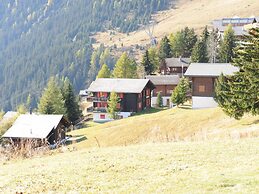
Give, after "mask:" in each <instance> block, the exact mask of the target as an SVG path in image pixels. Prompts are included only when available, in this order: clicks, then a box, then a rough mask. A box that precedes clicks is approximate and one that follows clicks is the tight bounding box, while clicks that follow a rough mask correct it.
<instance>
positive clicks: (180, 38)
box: [170, 27, 197, 57]
mask: <svg viewBox="0 0 259 194" xmlns="http://www.w3.org/2000/svg"><path fill="white" fill-rule="evenodd" d="M196 41H197V36H196V34H195V32H194V29H189V28H188V27H185V28H184V29H183V30H181V31H178V32H176V34H175V35H172V36H171V38H170V45H171V52H172V56H173V57H190V56H191V53H192V49H193V47H194V45H195V43H196Z"/></svg>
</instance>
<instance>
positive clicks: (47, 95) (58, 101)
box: [38, 77, 66, 114]
mask: <svg viewBox="0 0 259 194" xmlns="http://www.w3.org/2000/svg"><path fill="white" fill-rule="evenodd" d="M38 111H39V113H41V114H66V108H65V102H64V100H63V96H62V93H61V91H60V88H59V87H58V85H57V82H56V80H55V78H54V77H51V78H50V80H49V82H48V84H47V87H46V88H45V89H44V91H43V94H42V96H41V98H40V102H39V104H38Z"/></svg>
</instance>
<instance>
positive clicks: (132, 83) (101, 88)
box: [88, 78, 155, 94]
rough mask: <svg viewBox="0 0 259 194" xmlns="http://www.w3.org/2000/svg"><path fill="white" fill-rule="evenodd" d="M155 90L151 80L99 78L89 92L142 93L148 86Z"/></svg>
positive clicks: (92, 84)
mask: <svg viewBox="0 0 259 194" xmlns="http://www.w3.org/2000/svg"><path fill="white" fill-rule="evenodd" d="M148 84H149V85H150V86H151V88H152V89H153V88H155V86H154V84H153V83H152V82H151V81H150V80H149V79H121V78H120V79H117V78H99V79H96V80H95V81H93V82H92V83H91V85H90V87H89V88H88V91H89V92H116V93H137V94H138V93H141V92H142V90H143V89H144V88H145V87H146V85H148Z"/></svg>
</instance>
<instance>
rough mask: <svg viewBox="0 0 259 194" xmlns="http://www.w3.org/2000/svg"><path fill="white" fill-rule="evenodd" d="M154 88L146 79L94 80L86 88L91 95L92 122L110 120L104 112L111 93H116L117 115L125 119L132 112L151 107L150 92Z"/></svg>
mask: <svg viewBox="0 0 259 194" xmlns="http://www.w3.org/2000/svg"><path fill="white" fill-rule="evenodd" d="M154 88H155V86H154V84H153V83H152V82H151V81H150V80H148V79H112V78H100V79H96V80H95V81H94V82H92V84H91V85H90V87H89V88H88V92H91V93H92V102H93V110H94V112H93V118H94V121H96V122H104V121H109V120H111V119H110V117H109V114H108V113H107V111H106V110H107V107H108V102H107V101H108V99H109V96H110V93H111V92H116V93H117V95H118V97H119V103H118V105H117V108H118V109H119V112H118V115H119V116H120V117H121V118H125V117H128V116H130V114H131V113H133V112H140V111H142V110H144V109H147V108H150V107H151V92H152V90H153V89H154Z"/></svg>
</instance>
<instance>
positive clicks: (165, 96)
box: [146, 75, 180, 107]
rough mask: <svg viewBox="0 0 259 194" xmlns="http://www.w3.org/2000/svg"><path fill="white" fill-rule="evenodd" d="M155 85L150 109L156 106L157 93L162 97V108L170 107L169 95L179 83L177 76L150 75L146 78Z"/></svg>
mask: <svg viewBox="0 0 259 194" xmlns="http://www.w3.org/2000/svg"><path fill="white" fill-rule="evenodd" d="M146 78H147V79H150V80H151V82H152V83H153V84H154V85H155V89H154V90H153V93H152V98H151V105H152V107H156V106H157V103H156V102H157V95H158V93H160V94H161V96H162V101H163V106H167V107H172V106H173V104H172V103H171V100H170V99H171V95H172V93H173V91H174V89H175V87H176V86H177V85H178V83H179V81H180V77H179V76H178V75H158V76H155V75H150V76H146Z"/></svg>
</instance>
